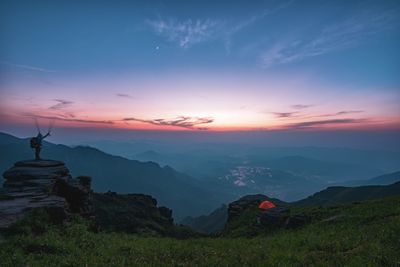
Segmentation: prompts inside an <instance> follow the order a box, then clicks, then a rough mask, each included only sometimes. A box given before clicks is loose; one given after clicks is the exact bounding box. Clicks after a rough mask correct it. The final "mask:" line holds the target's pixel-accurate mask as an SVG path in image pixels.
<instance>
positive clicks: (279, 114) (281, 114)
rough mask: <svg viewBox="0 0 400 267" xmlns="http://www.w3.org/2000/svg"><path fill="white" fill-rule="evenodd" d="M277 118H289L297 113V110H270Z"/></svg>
mask: <svg viewBox="0 0 400 267" xmlns="http://www.w3.org/2000/svg"><path fill="white" fill-rule="evenodd" d="M271 114H273V115H274V116H275V117H277V118H291V117H293V116H295V115H296V114H297V112H271Z"/></svg>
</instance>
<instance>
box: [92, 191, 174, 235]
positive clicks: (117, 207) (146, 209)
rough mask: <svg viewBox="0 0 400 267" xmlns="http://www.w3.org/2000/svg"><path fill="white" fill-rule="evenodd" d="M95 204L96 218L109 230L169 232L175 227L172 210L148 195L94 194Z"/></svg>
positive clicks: (99, 223) (100, 226)
mask: <svg viewBox="0 0 400 267" xmlns="http://www.w3.org/2000/svg"><path fill="white" fill-rule="evenodd" d="M93 203H94V214H95V217H96V219H95V221H96V223H97V224H98V226H99V228H100V229H103V230H106V231H117V232H127V233H148V234H161V235H168V234H169V233H170V232H171V231H172V230H173V229H172V228H173V227H174V222H173V218H172V210H171V209H169V208H167V207H157V200H156V199H155V198H153V197H151V196H148V195H143V194H117V193H115V192H108V193H103V194H101V193H94V194H93Z"/></svg>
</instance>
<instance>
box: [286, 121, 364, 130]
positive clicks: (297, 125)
mask: <svg viewBox="0 0 400 267" xmlns="http://www.w3.org/2000/svg"><path fill="white" fill-rule="evenodd" d="M366 121H367V120H366V119H334V120H319V121H306V122H298V123H291V124H288V125H286V127H285V128H287V129H303V128H312V127H315V126H328V125H338V124H358V123H364V122H366Z"/></svg>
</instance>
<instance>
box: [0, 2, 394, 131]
mask: <svg viewBox="0 0 400 267" xmlns="http://www.w3.org/2000/svg"><path fill="white" fill-rule="evenodd" d="M125 5H126V6H121V9H118V10H116V11H115V13H113V12H110V13H109V14H108V16H110V18H115V16H121V12H120V11H121V10H123V9H124V8H127V9H132V10H133V9H134V10H135V12H138V13H137V14H136V15H129V14H125V13H122V16H121V17H119V20H114V21H111V20H110V22H109V23H107V22H105V21H104V20H103V19H102V17H101V16H100V14H101V13H102V12H103V11H104V10H103V9H104V8H106V7H105V6H102V5H98V6H97V7H95V8H94V9H93V10H92V13H91V15H90V16H88V17H86V16H85V15H84V14H85V8H86V6H85V5H84V4H82V6H79V5H76V6H74V8H77V12H76V14H75V13H74V16H76V17H75V19H74V21H75V22H72V18H70V17H68V16H67V15H68V14H70V13H69V12H72V6H71V7H68V6H66V7H65V11H64V13H63V14H64V15H65V16H61V17H60V18H59V19H58V20H54V14H53V13H52V9H53V8H56V6H53V5H51V4H49V6H48V10H44V9H43V10H42V9H40V5H35V6H29V5H25V6H19V5H17V4H15V5H14V4H12V3H8V4H4V7H3V8H2V10H6V11H8V12H5V13H4V14H3V16H2V18H3V21H5V22H6V25H7V26H5V27H2V29H1V35H2V37H3V38H2V40H3V41H4V44H3V45H2V48H3V49H1V54H0V67H1V68H0V71H1V72H0V73H1V84H0V85H1V99H2V100H1V110H0V111H1V117H0V118H1V120H2V122H3V123H4V124H7V125H8V126H7V127H12V126H13V125H14V126H16V125H19V124H32V123H33V121H34V119H35V118H36V120H39V121H40V122H41V123H42V124H47V123H50V122H51V123H55V125H59V126H62V127H76V128H79V127H83V128H87V127H89V128H90V127H93V128H96V127H102V128H126V129H132V130H135V129H147V130H175V131H177V130H178V131H179V130H182V131H252V130H282V129H283V130H310V129H320V130H329V129H330V130H332V129H398V128H399V126H400V115H399V114H400V108H399V103H400V94H399V79H398V77H399V76H398V75H396V73H395V72H396V70H397V69H398V67H399V63H398V62H400V60H399V59H400V58H399V55H398V53H397V52H396V50H397V48H398V44H399V35H398V30H399V28H398V27H397V26H398V25H399V24H398V23H397V24H396V23H395V22H398V14H399V9H398V6H397V5H395V6H392V5H391V4H390V3H388V4H387V5H386V6H385V5H382V6H380V7H379V8H378V9H377V8H375V7H374V5H373V4H371V6H369V7H366V8H365V10H363V11H362V12H361V11H356V10H357V8H358V4H351V5H350V4H349V5H348V6H347V7H346V9H350V10H353V11H354V12H352V13H351V15H350V14H342V15H341V16H337V17H336V19H335V21H330V20H328V19H326V18H325V17H326V15H327V14H328V15H334V14H335V12H340V11H341V9H340V8H339V7H335V6H330V9H329V10H330V11H328V10H327V9H326V7H323V6H314V5H310V6H309V8H310V9H312V10H313V11H315V10H320V11H321V16H317V17H314V20H315V21H318V23H314V26H313V27H310V25H309V24H308V22H307V20H306V18H307V17H308V16H307V13H306V12H305V13H302V14H296V15H295V16H294V14H295V13H294V12H295V11H296V8H297V5H301V4H300V3H296V2H291V1H289V2H287V3H285V4H278V3H275V2H271V3H268V4H262V3H261V2H260V3H257V4H256V3H254V6H253V7H252V8H249V9H248V10H247V11H246V12H244V13H245V14H244V13H241V15H240V16H239V15H238V14H237V13H236V11H237V10H239V9H240V5H233V9H232V13H230V12H228V11H225V12H223V13H221V15H220V16H219V17H218V16H217V14H212V13H207V12H202V11H201V10H200V11H198V10H197V9H196V5H197V4H193V6H190V7H187V10H186V11H187V12H185V15H183V14H181V13H180V12H175V11H174V9H173V6H174V4H171V8H164V9H161V10H159V13H160V14H162V15H161V16H159V17H157V16H155V15H154V13H152V12H149V10H148V8H149V6H147V5H138V6H134V5H133V4H132V5H129V4H128V3H126V4H125ZM332 5H333V4H332ZM70 8H71V10H70ZM154 8H156V5H155V6H154ZM218 8H221V10H223V7H218ZM218 8H217V9H218ZM139 10H141V12H139ZM332 10H333V11H332ZM11 11H15V12H11ZM17 11H18V12H17ZM75 11H76V10H75ZM267 11H268V12H267ZM310 12H311V11H310ZM324 12H328V13H324ZM139 13H140V15H139ZM71 14H72V13H71ZM188 14H189V15H188ZM313 14H315V12H314V13H313ZM20 16H25V17H24V19H25V20H24V21H25V22H24V23H23V24H22V22H21V21H20ZM188 16H191V17H188ZM289 16H290V17H291V19H292V21H293V22H295V21H299V22H301V21H303V23H299V24H296V23H294V25H293V27H291V28H290V29H287V28H285V27H284V25H283V22H284V20H285V17H289ZM89 20H90V21H93V23H94V24H95V25H94V24H93V25H91V24H90V23H88V22H89ZM50 21H51V22H52V23H49V22H50ZM349 21H355V22H354V23H356V24H354V23H352V24H350V22H349ZM74 23H76V24H79V25H81V27H76V26H77V25H74ZM315 25H320V26H318V27H317V26H315ZM92 27H96V28H92ZM98 28H104V30H105V31H107V34H108V36H107V37H106V40H105V39H103V36H102V34H103V33H99V32H97V31H95V30H94V29H98ZM28 33H31V34H28ZM89 33H90V34H89ZM300 34H302V35H300ZM221 36H222V37H221ZM300 36H301V37H300ZM299 38H300V39H299ZM111 48H112V49H111ZM343 66H346V68H344V67H343Z"/></svg>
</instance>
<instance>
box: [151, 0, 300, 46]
mask: <svg viewBox="0 0 400 267" xmlns="http://www.w3.org/2000/svg"><path fill="white" fill-rule="evenodd" d="M292 2H293V1H292V0H289V1H281V2H279V4H272V5H271V6H270V7H268V8H266V9H264V10H262V11H260V12H258V13H256V14H254V15H252V16H249V17H248V18H245V19H242V20H239V21H233V20H220V19H212V18H204V19H196V20H195V19H187V20H177V19H175V18H169V19H162V18H159V19H157V20H146V21H145V22H146V24H147V25H148V26H150V27H151V29H152V30H153V31H154V32H155V33H156V34H157V35H159V36H163V37H166V38H167V39H168V40H169V41H171V42H175V43H177V44H178V45H179V46H180V47H182V48H189V47H191V46H193V45H195V44H199V43H203V42H206V41H209V40H213V39H219V40H222V41H223V43H224V45H225V49H226V51H227V53H229V52H230V50H231V46H232V43H233V40H232V39H233V36H234V35H235V34H237V33H239V32H240V31H242V30H244V29H245V28H247V27H250V26H251V25H253V24H255V23H256V22H258V21H260V20H262V19H263V18H265V17H267V16H268V15H270V14H273V13H275V12H277V11H278V10H280V9H283V8H285V7H287V6H289V5H290V4H291V3H292Z"/></svg>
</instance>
